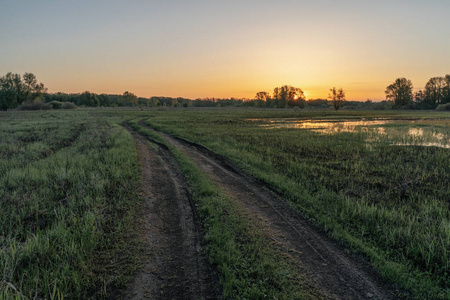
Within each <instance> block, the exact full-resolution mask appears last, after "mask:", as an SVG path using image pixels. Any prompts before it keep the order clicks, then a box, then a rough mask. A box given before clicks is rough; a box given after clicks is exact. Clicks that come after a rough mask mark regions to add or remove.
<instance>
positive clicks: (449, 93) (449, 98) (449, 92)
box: [442, 74, 450, 103]
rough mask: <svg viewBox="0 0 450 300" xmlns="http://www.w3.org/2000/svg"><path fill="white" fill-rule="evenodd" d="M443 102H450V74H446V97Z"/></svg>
mask: <svg viewBox="0 0 450 300" xmlns="http://www.w3.org/2000/svg"><path fill="white" fill-rule="evenodd" d="M442 103H450V74H447V75H445V88H444V98H443V99H442Z"/></svg>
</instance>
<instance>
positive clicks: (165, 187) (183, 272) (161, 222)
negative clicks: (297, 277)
mask: <svg viewBox="0 0 450 300" xmlns="http://www.w3.org/2000/svg"><path fill="white" fill-rule="evenodd" d="M122 125H123V126H124V127H125V128H126V129H127V130H128V131H129V132H130V133H131V134H132V135H133V138H134V140H135V143H136V149H137V152H138V156H139V161H140V171H141V174H142V178H143V186H142V190H141V196H142V198H143V199H144V207H145V208H144V214H143V215H144V216H145V219H144V220H143V225H144V227H145V237H146V245H147V246H146V250H145V256H146V257H147V260H146V261H145V263H144V266H143V269H142V270H141V271H140V272H139V273H138V274H137V276H136V277H135V279H134V282H133V283H132V284H131V286H130V287H129V289H128V295H129V296H128V297H127V299H146V298H148V299H217V298H220V297H219V295H220V294H219V292H218V288H217V285H218V279H217V276H216V275H214V273H213V271H212V268H211V266H210V265H209V264H208V262H207V257H206V255H205V253H204V251H203V247H202V244H201V241H202V238H201V229H200V225H199V223H198V222H197V220H196V219H195V215H194V211H193V209H192V207H191V203H190V200H189V196H188V192H187V189H186V185H185V183H184V181H183V180H182V178H181V176H180V173H179V171H178V169H177V167H176V164H175V162H174V161H173V158H172V157H171V156H170V154H169V153H168V151H167V149H164V148H162V147H160V146H155V147H150V145H149V144H148V141H147V140H146V139H145V138H144V137H143V136H142V135H140V134H139V133H137V132H135V131H134V130H132V129H131V128H130V127H129V126H128V124H127V123H123V124H122Z"/></svg>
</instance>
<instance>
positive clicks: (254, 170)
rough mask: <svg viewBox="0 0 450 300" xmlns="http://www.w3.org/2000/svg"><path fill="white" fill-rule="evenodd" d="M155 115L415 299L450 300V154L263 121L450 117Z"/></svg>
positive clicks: (158, 124)
mask: <svg viewBox="0 0 450 300" xmlns="http://www.w3.org/2000/svg"><path fill="white" fill-rule="evenodd" d="M151 115H152V117H151V118H149V119H148V121H147V122H148V124H150V125H151V126H152V127H154V128H157V129H159V130H162V131H165V132H168V133H171V134H174V135H177V136H180V137H183V138H186V139H188V140H190V141H192V142H197V143H200V144H202V145H204V146H206V147H208V148H209V149H211V150H213V151H215V152H217V153H219V154H221V155H223V156H225V157H227V158H229V159H231V160H232V161H234V162H235V163H236V164H237V165H239V166H240V167H242V168H243V169H244V170H246V171H247V172H248V173H250V174H252V175H254V176H255V177H257V178H259V179H260V180H262V181H264V182H266V183H268V184H269V185H270V186H272V187H273V188H274V189H275V190H277V191H278V192H279V193H280V194H282V195H283V196H284V197H285V198H286V199H287V201H289V203H291V205H292V207H294V208H295V209H297V210H298V211H299V212H301V213H302V214H303V215H305V216H307V217H308V218H310V219H311V220H313V221H314V222H316V223H317V224H319V225H320V226H321V227H322V228H324V229H325V230H327V231H328V232H329V234H330V235H331V236H333V237H334V238H336V239H338V240H340V241H342V242H344V243H346V244H347V245H349V246H350V247H351V248H353V249H355V250H356V251H358V252H362V253H364V254H365V255H366V256H367V257H368V258H369V259H370V261H371V263H372V264H373V265H374V266H375V267H376V269H377V270H378V271H379V272H380V273H381V274H382V275H383V276H384V277H385V278H387V279H390V280H391V281H393V282H395V283H397V284H399V286H401V287H403V288H405V289H407V290H410V291H412V293H413V295H414V296H415V297H417V298H437V299H446V298H447V297H448V296H449V287H450V282H449V278H450V276H449V264H450V263H449V252H448V249H450V224H449V216H450V213H449V202H448V199H450V186H449V184H448V183H449V182H450V150H449V149H445V148H439V147H424V146H405V145H404V146H392V145H391V144H389V143H373V144H372V145H370V147H368V145H367V134H366V133H365V132H363V131H359V132H342V133H336V134H332V135H320V134H319V133H316V132H312V131H309V130H298V129H292V128H276V129H265V128H264V127H261V126H258V125H261V124H263V123H261V121H255V119H265V118H271V119H272V120H274V119H277V118H278V119H279V118H304V119H314V118H316V119H328V120H333V119H338V120H341V121H342V120H348V119H353V120H355V119H356V120H358V119H361V118H365V119H367V118H369V119H379V118H395V119H398V120H404V121H405V122H408V121H409V120H410V119H423V118H425V119H427V121H426V123H427V124H428V125H427V126H435V128H438V129H439V130H440V131H442V130H443V131H444V132H445V130H447V131H448V127H446V126H448V118H449V116H448V114H445V113H440V114H438V113H427V114H425V113H423V112H420V113H418V112H389V113H387V114H383V113H379V112H350V113H348V112H347V113H346V112H342V113H341V112H338V113H334V112H294V111H284V112H273V111H271V110H228V111H227V110H215V111H178V112H176V111H171V112H158V113H155V114H151ZM442 118H444V119H446V120H442ZM395 126H398V125H395ZM411 126H413V125H411ZM414 126H423V125H420V124H419V125H414ZM448 134H449V133H448Z"/></svg>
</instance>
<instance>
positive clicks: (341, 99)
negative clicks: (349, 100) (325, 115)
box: [328, 87, 345, 110]
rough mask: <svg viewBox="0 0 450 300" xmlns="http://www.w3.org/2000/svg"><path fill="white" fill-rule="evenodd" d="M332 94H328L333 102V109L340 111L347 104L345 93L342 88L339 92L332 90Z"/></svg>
mask: <svg viewBox="0 0 450 300" xmlns="http://www.w3.org/2000/svg"><path fill="white" fill-rule="evenodd" d="M330 92H331V94H328V98H329V99H331V101H333V107H334V109H335V110H338V109H339V108H341V107H342V106H344V103H345V92H344V90H343V89H342V88H340V89H339V90H336V88H335V87H333V88H332V89H330Z"/></svg>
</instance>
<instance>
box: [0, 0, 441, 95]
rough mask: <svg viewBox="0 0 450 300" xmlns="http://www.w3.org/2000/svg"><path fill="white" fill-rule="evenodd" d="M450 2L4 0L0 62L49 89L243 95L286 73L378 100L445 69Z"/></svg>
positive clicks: (319, 87) (308, 87)
mask: <svg viewBox="0 0 450 300" xmlns="http://www.w3.org/2000/svg"><path fill="white" fill-rule="evenodd" d="M449 12H450V2H448V1H443V0H436V1H432V2H425V1H404V0H401V1H395V2H392V1H387V0H386V1H385V0H382V1H376V2H373V1H371V2H368V1H354V0H345V1H339V2H336V1H328V0H320V1H314V2H311V1H288V0H283V1H278V2H276V4H275V3H274V2H272V1H245V2H242V1H222V2H220V3H219V2H213V1H133V2H132V3H125V2H121V1H96V2H95V3H92V2H91V1H77V2H71V3H66V2H59V1H39V2H23V3H22V2H20V1H6V3H2V9H1V10H0V28H1V29H0V38H1V40H2V47H1V48H0V57H1V58H2V59H1V60H0V74H1V75H4V74H5V73H7V72H14V73H22V74H23V73H24V72H32V73H34V74H35V75H36V76H37V77H38V79H39V80H40V81H42V82H43V83H45V85H46V86H47V87H48V89H49V92H59V91H62V92H68V93H70V92H83V91H85V90H89V91H91V92H95V93H123V92H124V91H125V90H127V91H131V92H133V93H135V94H137V95H138V96H142V97H151V96H170V97H178V96H180V97H188V98H198V97H247V98H253V97H254V96H255V93H256V92H259V91H267V92H269V93H272V91H273V88H274V87H276V86H281V85H285V84H286V85H292V86H295V87H299V88H301V89H302V90H303V91H305V95H306V97H307V99H315V98H327V96H328V91H329V89H330V88H331V87H333V86H335V87H339V88H341V87H342V88H343V89H344V90H345V92H346V96H347V99H349V100H362V101H365V100H366V99H371V100H375V101H377V100H382V99H384V98H385V94H384V91H385V88H386V86H387V85H389V84H390V83H391V82H392V81H393V80H395V79H396V78H397V77H407V78H408V79H410V80H411V81H412V82H413V84H414V88H416V89H419V88H423V87H424V85H425V84H426V82H427V81H428V79H429V78H430V77H434V76H444V75H445V74H448V73H450V60H449V59H448V53H450V40H449V39H448V38H444V37H448V36H450V27H449V26H448V24H447V23H448V18H447V15H448V13H449Z"/></svg>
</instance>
